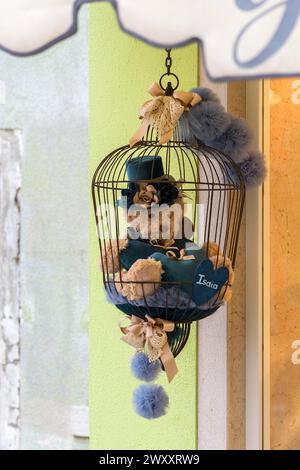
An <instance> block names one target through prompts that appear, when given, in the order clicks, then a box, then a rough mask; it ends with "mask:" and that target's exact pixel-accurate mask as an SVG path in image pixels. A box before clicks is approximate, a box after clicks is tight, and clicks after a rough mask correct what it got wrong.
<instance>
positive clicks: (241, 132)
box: [209, 116, 252, 162]
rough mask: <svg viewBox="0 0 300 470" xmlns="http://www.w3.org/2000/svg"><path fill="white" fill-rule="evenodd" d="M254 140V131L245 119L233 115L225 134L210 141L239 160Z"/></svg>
mask: <svg viewBox="0 0 300 470" xmlns="http://www.w3.org/2000/svg"><path fill="white" fill-rule="evenodd" d="M251 141H252V133H251V131H250V129H249V127H248V125H247V123H246V121H245V120H244V119H239V118H236V117H234V116H231V123H230V125H229V127H228V128H227V129H226V131H225V132H224V134H222V135H221V136H219V137H218V138H217V139H215V140H213V141H212V142H210V143H209V145H211V147H215V148H216V149H217V150H221V151H222V152H224V153H225V154H226V155H229V156H230V157H231V158H232V159H233V160H234V161H236V162H238V161H240V160H241V159H242V158H243V155H245V151H247V150H248V148H249V146H250V144H251Z"/></svg>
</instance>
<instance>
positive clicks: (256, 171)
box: [239, 151, 267, 188]
mask: <svg viewBox="0 0 300 470" xmlns="http://www.w3.org/2000/svg"><path fill="white" fill-rule="evenodd" d="M239 167H240V170H241V173H242V175H243V177H244V181H245V184H246V187H248V188H251V187H255V186H260V185H261V184H262V183H263V182H264V179H265V177H266V175H267V169H266V163H265V157H264V155H263V154H262V153H261V152H259V151H256V152H255V151H252V152H249V154H248V155H247V156H246V158H244V160H242V161H241V162H240V163H239Z"/></svg>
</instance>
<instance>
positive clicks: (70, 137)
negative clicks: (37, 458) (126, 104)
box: [0, 8, 89, 449]
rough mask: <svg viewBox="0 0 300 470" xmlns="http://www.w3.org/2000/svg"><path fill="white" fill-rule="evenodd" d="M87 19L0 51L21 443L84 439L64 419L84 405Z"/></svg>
mask: <svg viewBox="0 0 300 470" xmlns="http://www.w3.org/2000/svg"><path fill="white" fill-rule="evenodd" d="M87 21H88V18H87V8H83V9H82V11H81V14H80V31H79V33H78V34H77V35H75V36H73V37H72V38H70V39H68V40H67V41H65V42H63V43H60V44H59V45H57V46H55V47H53V48H51V49H50V50H48V51H47V52H44V53H43V54H41V55H38V56H35V57H31V58H23V59H20V58H15V57H11V56H9V55H7V54H5V53H3V52H0V83H1V87H0V88H1V99H0V129H20V131H21V134H22V142H23V152H22V153H23V155H22V158H23V160H22V189H21V196H20V200H21V276H22V283H21V286H22V287H21V304H22V319H23V320H22V323H21V447H22V448H23V449H68V448H81V447H83V448H85V447H86V445H87V440H85V439H76V438H73V437H72V435H73V434H74V430H73V429H72V424H71V422H72V414H73V413H74V407H76V406H87V404H88V403H87V375H88V357H87V356H88V353H87V351H88V344H87V321H88V319H87V307H88V198H89V181H88V84H87V80H88V37H87V35H88V32H87V31H88V28H87ZM75 412H76V409H75ZM79 434H80V431H79ZM85 434H86V432H85Z"/></svg>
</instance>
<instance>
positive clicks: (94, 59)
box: [89, 4, 198, 449]
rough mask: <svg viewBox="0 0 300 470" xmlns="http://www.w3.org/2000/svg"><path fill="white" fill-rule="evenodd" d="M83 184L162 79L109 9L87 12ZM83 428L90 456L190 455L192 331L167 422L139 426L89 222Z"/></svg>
mask: <svg viewBox="0 0 300 470" xmlns="http://www.w3.org/2000/svg"><path fill="white" fill-rule="evenodd" d="M89 45H90V52H89V54H90V57H89V63H90V71H89V74H90V123H89V146H90V155H89V158H90V177H92V174H93V172H94V170H95V169H96V166H97V165H98V163H99V161H100V160H101V159H102V158H104V157H105V155H106V154H107V153H108V152H110V151H111V150H112V149H114V148H116V147H118V146H120V145H124V144H126V142H128V139H129V137H130V136H131V134H133V132H134V131H135V130H136V128H137V126H138V124H139V123H138V119H137V114H138V109H139V107H140V105H141V104H142V103H143V102H144V101H145V100H146V99H148V98H149V97H148V96H147V94H146V89H147V88H148V87H149V86H150V85H151V83H152V82H153V81H154V80H157V79H158V78H159V77H160V75H161V73H162V72H163V71H164V59H165V52H164V51H162V50H159V49H155V48H153V47H150V46H148V45H145V44H143V43H142V42H139V41H137V40H135V39H133V38H131V37H129V36H128V35H126V34H124V33H122V32H121V31H120V29H119V27H118V24H117V20H116V16H115V13H114V11H113V9H112V8H111V6H110V5H107V4H95V5H91V6H90V44H89ZM173 63H174V71H175V72H177V73H178V74H179V76H180V83H181V86H180V88H181V89H183V90H188V89H190V88H191V87H192V86H194V85H195V84H196V83H197V68H198V54H197V47H196V46H189V47H185V48H182V49H178V50H174V51H173ZM90 260H91V261H90V267H91V271H90V306H89V318H90V424H91V448H92V449H194V448H195V442H196V438H197V436H196V433H197V426H196V420H197V404H196V373H197V371H196V363H197V358H196V329H195V326H194V327H193V331H192V334H191V337H190V340H189V343H188V345H187V346H186V348H185V349H184V351H183V352H182V353H181V354H180V356H179V357H178V359H177V364H178V367H179V374H178V376H177V377H176V378H175V379H174V381H173V382H172V384H171V385H168V384H167V380H166V377H165V375H163V374H161V378H160V383H161V384H163V386H164V388H165V389H166V391H167V393H168V395H169V397H170V409H169V412H168V414H167V415H166V416H165V417H163V418H161V419H159V420H156V421H146V420H144V419H143V418H140V417H139V416H137V415H136V414H135V413H134V411H133V408H132V403H131V402H132V393H133V390H134V389H135V388H136V387H137V386H138V385H139V382H138V381H137V380H135V379H134V378H133V377H132V374H131V371H130V358H131V356H132V353H133V350H132V349H131V348H130V347H129V346H127V345H126V344H125V343H123V342H121V341H120V331H119V330H118V320H119V318H120V317H121V314H120V313H119V311H118V310H117V309H116V308H115V307H114V306H113V305H109V304H108V303H107V302H106V301H105V298H104V295H103V289H102V285H101V274H100V272H99V251H98V244H97V236H96V228H95V223H94V217H93V213H92V203H91V219H90Z"/></svg>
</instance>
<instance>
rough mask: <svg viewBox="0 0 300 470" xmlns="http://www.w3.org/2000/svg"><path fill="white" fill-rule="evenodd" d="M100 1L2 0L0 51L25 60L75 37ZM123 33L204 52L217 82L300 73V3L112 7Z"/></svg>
mask: <svg viewBox="0 0 300 470" xmlns="http://www.w3.org/2000/svg"><path fill="white" fill-rule="evenodd" d="M89 1H90V2H92V1H99V2H100V1H101V0H0V46H1V47H2V48H3V49H5V50H7V51H8V52H11V53H14V54H18V55H28V54H33V53H36V52H40V51H41V50H43V49H44V48H46V47H49V46H50V45H52V44H53V43H55V42H57V41H59V40H62V39H65V38H66V37H68V36H70V35H71V34H74V33H75V32H76V30H77V14H78V9H79V7H80V6H81V5H82V4H83V3H88V2H89ZM110 1H111V3H112V5H113V6H114V7H115V9H116V12H117V15H118V17H119V22H120V26H121V27H122V29H123V30H124V31H126V32H128V33H130V34H132V35H134V36H136V37H138V38H140V39H142V40H144V41H146V42H150V43H151V44H154V45H156V46H159V47H167V46H168V47H178V46H181V45H183V44H186V43H188V42H190V41H193V40H195V39H196V40H198V41H200V42H201V43H202V45H203V51H204V60H205V64H206V68H207V72H208V74H209V75H210V77H212V78H214V79H230V78H246V77H247V78H249V77H263V76H283V75H299V74H300V54H299V53H298V46H299V44H300V22H299V16H300V0H284V1H283V0H110Z"/></svg>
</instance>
